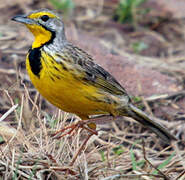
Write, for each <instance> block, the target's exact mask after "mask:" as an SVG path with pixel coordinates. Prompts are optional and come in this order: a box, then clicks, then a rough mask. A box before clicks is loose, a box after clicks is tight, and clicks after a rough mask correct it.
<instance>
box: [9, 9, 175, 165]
mask: <svg viewBox="0 0 185 180" xmlns="http://www.w3.org/2000/svg"><path fill="white" fill-rule="evenodd" d="M12 20H14V21H16V22H19V23H23V24H24V25H26V27H27V28H28V29H29V30H30V32H31V33H32V34H33V36H34V38H35V39H34V41H33V43H32V46H31V48H30V49H29V51H28V53H27V56H26V69H27V72H28V74H29V77H30V79H31V82H32V83H33V85H34V86H35V88H36V89H37V90H38V91H39V92H40V94H41V95H42V96H43V97H44V98H46V99H47V100H48V101H49V102H50V103H51V104H53V105H54V106H56V107H58V108H59V109H61V110H63V111H65V112H69V113H73V114H76V115H77V116H78V117H80V118H81V121H80V123H79V124H78V125H76V124H75V125H71V126H68V127H67V128H65V127H64V129H62V130H61V132H63V131H65V130H66V129H70V132H72V131H73V130H74V129H75V128H76V127H82V128H86V129H88V130H89V131H91V132H92V134H96V122H97V123H98V121H99V120H101V119H104V121H105V122H106V119H107V122H109V119H116V118H117V117H123V116H126V117H131V118H133V119H134V120H136V121H138V122H139V123H141V124H142V125H143V126H145V127H146V128H148V129H150V130H151V131H153V132H154V133H155V134H157V135H158V136H159V137H161V138H162V140H163V141H164V142H166V143H169V144H170V143H171V142H172V141H173V140H176V137H175V136H174V135H172V134H171V133H170V132H169V130H167V129H166V128H165V127H164V126H162V125H161V124H159V123H158V122H156V121H155V120H154V118H153V117H151V116H149V115H147V114H146V113H145V112H144V111H142V110H140V109H139V108H137V107H136V106H135V105H134V104H133V103H132V100H131V98H130V97H129V95H128V93H127V92H126V90H125V88H124V87H123V86H122V85H121V84H120V83H119V82H118V81H117V80H116V79H115V78H114V77H113V76H112V75H111V74H110V73H109V72H108V71H106V70H105V69H104V68H103V67H101V66H100V65H98V64H97V63H96V62H95V60H94V59H93V57H92V56H91V55H89V54H88V53H87V52H85V51H84V50H82V49H81V48H79V47H77V46H75V45H74V44H72V43H71V42H69V41H68V40H67V38H66V35H65V27H64V23H63V20H62V17H61V16H60V15H58V14H57V13H55V12H53V11H51V10H48V9H39V10H35V11H32V12H30V13H28V14H23V15H16V16H14V17H13V18H12ZM91 119H92V121H91ZM96 119H97V120H96ZM98 119H99V120H98ZM84 124H87V127H86V126H85V125H84ZM66 134H67V133H66ZM90 136H91V135H90ZM90 136H89V138H90ZM87 140H88V139H87ZM85 143H86V142H85ZM85 143H84V144H85ZM84 144H83V146H82V147H81V149H80V150H82V149H83V147H84ZM78 154H79V151H78V153H77V154H76V156H77V155H78ZM75 158H76V157H75ZM75 158H74V160H73V161H75V160H76V159H75ZM73 163H74V162H73ZM73 163H72V164H73Z"/></svg>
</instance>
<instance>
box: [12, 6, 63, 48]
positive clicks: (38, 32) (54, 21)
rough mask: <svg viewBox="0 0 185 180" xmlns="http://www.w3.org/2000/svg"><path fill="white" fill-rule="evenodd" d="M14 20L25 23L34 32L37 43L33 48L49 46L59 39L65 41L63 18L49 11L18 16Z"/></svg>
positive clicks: (35, 42) (37, 11)
mask: <svg viewBox="0 0 185 180" xmlns="http://www.w3.org/2000/svg"><path fill="white" fill-rule="evenodd" d="M12 20H14V21H17V22H20V23H23V24H25V25H26V27H27V28H28V29H29V30H30V31H31V32H32V34H33V35H34V37H35V41H34V42H33V44H32V48H37V47H41V46H43V45H45V44H49V43H51V42H53V41H54V39H55V38H56V37H57V36H58V38H60V39H61V41H62V40H65V33H64V24H63V22H62V19H61V17H59V16H58V15H57V14H55V13H53V12H52V11H50V10H48V9H40V10H36V11H33V12H31V13H29V14H26V15H17V16H14V17H13V18H12Z"/></svg>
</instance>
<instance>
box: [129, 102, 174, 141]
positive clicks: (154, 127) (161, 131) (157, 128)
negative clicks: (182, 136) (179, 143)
mask: <svg viewBox="0 0 185 180" xmlns="http://www.w3.org/2000/svg"><path fill="white" fill-rule="evenodd" d="M128 116H130V117H132V118H134V119H135V120H136V121H138V122H140V123H141V124H142V125H144V126H145V127H147V128H148V129H150V130H151V131H153V132H154V133H156V134H157V135H158V136H159V137H161V138H162V139H163V140H164V141H165V142H166V143H170V142H171V141H172V140H177V138H176V137H175V136H174V135H172V134H171V133H170V132H169V131H168V130H167V129H166V128H165V127H163V126H162V125H161V124H159V123H157V122H155V121H154V120H152V118H151V117H149V116H148V115H147V114H145V113H144V112H143V111H141V110H140V109H138V108H136V107H135V106H134V105H132V104H129V112H128Z"/></svg>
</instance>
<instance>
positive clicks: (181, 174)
mask: <svg viewBox="0 0 185 180" xmlns="http://www.w3.org/2000/svg"><path fill="white" fill-rule="evenodd" d="M183 175H185V170H184V171H182V173H180V174H179V176H177V177H176V178H175V180H179V179H180V178H181V177H182V176H183Z"/></svg>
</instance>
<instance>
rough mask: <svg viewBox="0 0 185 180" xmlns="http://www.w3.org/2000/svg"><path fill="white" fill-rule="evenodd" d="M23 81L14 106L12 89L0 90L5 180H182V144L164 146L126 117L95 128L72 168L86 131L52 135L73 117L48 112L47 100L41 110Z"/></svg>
mask: <svg viewBox="0 0 185 180" xmlns="http://www.w3.org/2000/svg"><path fill="white" fill-rule="evenodd" d="M21 84H22V88H21V91H20V89H17V90H16V93H17V94H21V96H20V99H19V103H18V104H16V103H15V99H14V96H13V95H12V93H11V92H9V91H3V92H2V94H3V96H2V97H4V98H5V99H4V102H8V101H9V106H10V108H9V110H8V111H7V112H6V113H4V115H3V116H1V119H0V121H1V122H0V134H1V136H2V138H3V140H1V145H0V174H1V176H2V178H3V179H102V180H109V179H184V177H185V172H184V169H185V164H184V158H185V153H184V149H182V148H181V147H180V144H181V143H179V144H177V143H174V144H173V145H172V146H165V145H164V144H162V143H161V140H160V139H157V138H156V137H155V136H154V135H153V134H151V133H149V132H147V131H145V130H143V128H142V127H141V126H140V125H137V124H136V123H135V122H133V121H132V120H131V119H129V118H126V119H125V121H124V123H123V122H122V123H120V121H118V122H113V123H112V124H107V125H104V126H99V127H98V129H99V135H98V136H93V137H92V138H91V140H90V141H89V143H88V145H87V147H86V149H85V150H84V151H83V153H81V154H80V155H79V156H78V158H77V161H76V162H75V164H74V165H73V166H72V167H70V166H69V164H70V162H71V160H72V158H73V156H74V154H75V152H76V151H77V149H78V148H79V147H80V144H81V143H82V142H83V139H84V138H85V137H86V136H87V132H78V133H77V134H75V135H74V136H72V137H67V136H65V137H63V138H61V139H59V140H57V139H53V138H52V136H51V134H52V133H53V132H55V131H57V130H59V129H60V128H61V127H64V126H65V125H66V124H68V123H73V122H69V121H74V120H75V119H76V117H73V116H71V115H69V114H67V113H63V112H61V111H60V110H55V113H52V114H53V115H52V116H51V115H50V113H49V112H48V109H49V108H50V106H49V105H48V104H46V105H45V108H44V110H41V107H40V105H41V104H42V103H43V100H42V99H41V98H39V96H38V93H34V95H32V97H30V94H31V92H29V89H27V87H26V86H25V84H23V82H21ZM19 91H20V92H19ZM37 104H38V105H37ZM5 105H6V104H5ZM5 119H8V121H5ZM161 122H163V121H162V120H161ZM169 126H170V125H169ZM144 137H145V138H144ZM141 139H143V140H144V141H145V142H142V140H141ZM164 147H165V148H164ZM180 176H181V177H180Z"/></svg>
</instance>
